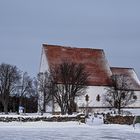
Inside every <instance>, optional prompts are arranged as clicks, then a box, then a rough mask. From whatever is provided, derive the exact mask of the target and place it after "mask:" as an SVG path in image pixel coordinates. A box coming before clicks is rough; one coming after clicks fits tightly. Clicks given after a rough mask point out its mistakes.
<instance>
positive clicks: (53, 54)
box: [43, 44, 112, 86]
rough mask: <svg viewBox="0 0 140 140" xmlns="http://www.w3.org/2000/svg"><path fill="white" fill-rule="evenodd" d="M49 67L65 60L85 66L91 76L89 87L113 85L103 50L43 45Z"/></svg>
mask: <svg viewBox="0 0 140 140" xmlns="http://www.w3.org/2000/svg"><path fill="white" fill-rule="evenodd" d="M43 48H44V51H45V53H46V56H47V59H48V64H49V67H51V65H57V64H60V63H62V62H63V61H64V60H68V61H72V62H74V63H82V64H84V65H85V68H86V71H88V73H89V74H90V77H89V85H91V86H92V85H94V86H108V85H110V83H111V80H110V76H111V74H112V73H111V70H110V67H109V65H108V62H107V60H106V58H105V54H104V51H103V50H102V49H91V48H72V47H64V46H58V45H46V44H43Z"/></svg>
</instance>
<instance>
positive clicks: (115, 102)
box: [105, 75, 137, 114]
mask: <svg viewBox="0 0 140 140" xmlns="http://www.w3.org/2000/svg"><path fill="white" fill-rule="evenodd" d="M111 78H112V87H110V88H107V93H106V94H105V101H106V102H107V103H109V105H110V106H112V107H114V108H116V109H118V114H120V113H121V112H120V111H121V108H124V107H126V106H128V105H130V104H132V103H134V102H135V101H136V100H137V96H136V95H135V93H134V90H133V89H129V87H130V84H131V83H130V80H129V78H128V76H126V75H113V76H112V77H111Z"/></svg>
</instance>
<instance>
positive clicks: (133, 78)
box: [111, 67, 140, 90]
mask: <svg viewBox="0 0 140 140" xmlns="http://www.w3.org/2000/svg"><path fill="white" fill-rule="evenodd" d="M111 71H112V73H113V74H117V75H120V74H125V75H126V76H128V78H129V80H130V81H129V83H130V89H133V90H140V81H139V79H138V77H137V75H136V73H135V71H134V69H133V68H121V67H111Z"/></svg>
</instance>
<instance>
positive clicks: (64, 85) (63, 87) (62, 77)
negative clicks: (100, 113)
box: [50, 61, 89, 114]
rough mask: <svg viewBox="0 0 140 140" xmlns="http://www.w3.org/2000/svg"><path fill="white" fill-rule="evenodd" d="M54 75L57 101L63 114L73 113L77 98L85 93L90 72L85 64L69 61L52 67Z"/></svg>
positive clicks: (54, 93)
mask: <svg viewBox="0 0 140 140" xmlns="http://www.w3.org/2000/svg"><path fill="white" fill-rule="evenodd" d="M50 73H51V75H52V77H53V84H52V85H53V86H55V88H53V89H55V90H54V92H52V94H53V96H54V98H55V100H56V102H57V103H58V105H59V106H60V108H61V113H62V114H66V113H68V114H72V113H73V112H75V111H76V103H75V98H76V97H78V96H81V95H84V94H85V92H86V88H87V83H88V77H89V74H88V73H87V72H86V71H85V66H84V65H83V64H76V63H73V62H69V61H64V62H63V63H61V64H59V65H57V66H54V67H52V68H51V72H50Z"/></svg>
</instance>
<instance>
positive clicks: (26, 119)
mask: <svg viewBox="0 0 140 140" xmlns="http://www.w3.org/2000/svg"><path fill="white" fill-rule="evenodd" d="M12 121H17V122H36V121H48V122H67V121H78V122H82V123H85V117H84V116H83V115H77V116H51V117H44V116H38V117H28V116H19V117H11V116H9V117H8V116H7V117H0V122H12Z"/></svg>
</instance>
